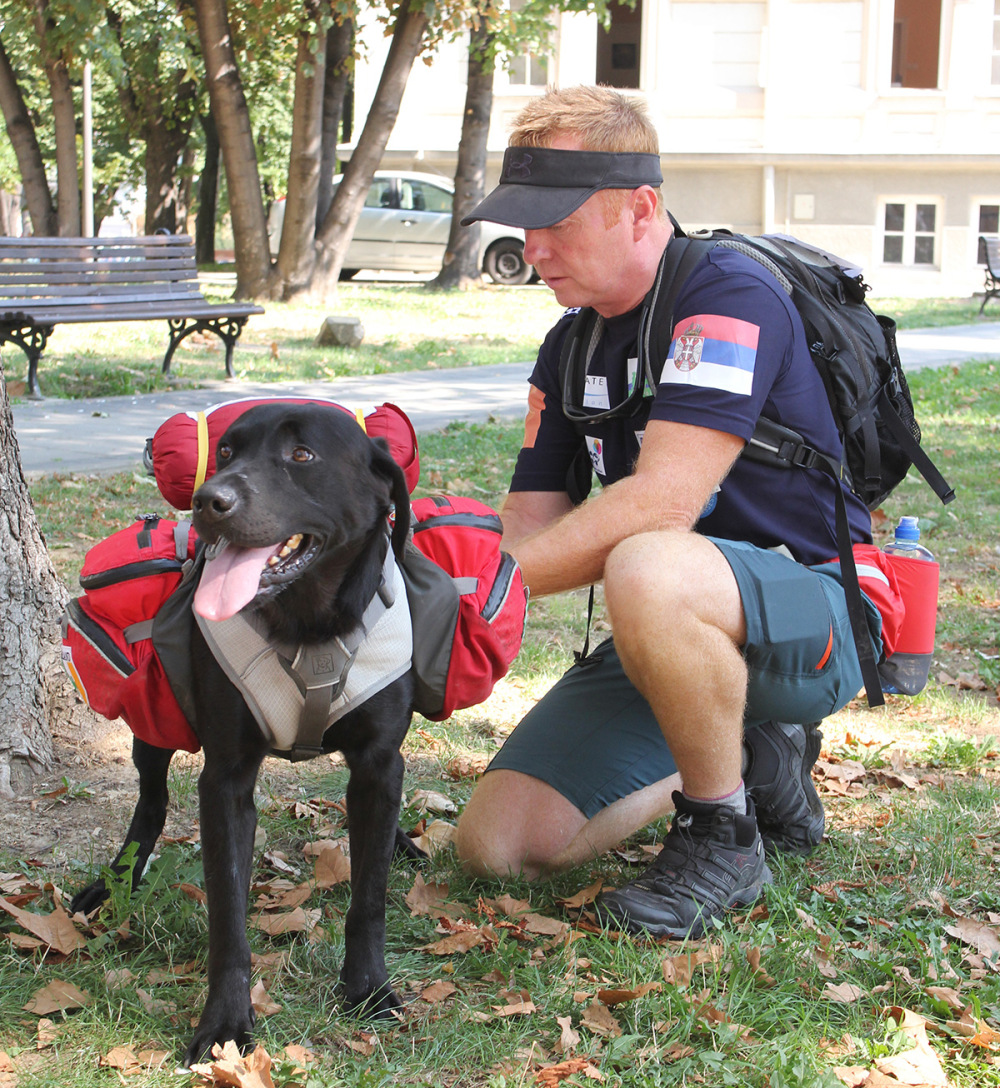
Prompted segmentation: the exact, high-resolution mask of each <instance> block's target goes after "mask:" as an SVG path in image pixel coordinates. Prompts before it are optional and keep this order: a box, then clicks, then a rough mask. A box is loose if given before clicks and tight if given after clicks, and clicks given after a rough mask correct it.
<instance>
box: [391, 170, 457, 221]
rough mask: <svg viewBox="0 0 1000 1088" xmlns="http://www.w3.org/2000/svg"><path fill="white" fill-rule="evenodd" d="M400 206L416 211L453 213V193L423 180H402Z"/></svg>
mask: <svg viewBox="0 0 1000 1088" xmlns="http://www.w3.org/2000/svg"><path fill="white" fill-rule="evenodd" d="M399 203H400V207H401V208H405V209H406V210H407V211H414V212H448V213H449V214H450V213H451V193H449V192H448V190H447V189H441V188H439V187H438V186H437V185H428V184H427V183H425V182H422V181H409V180H407V179H406V178H403V179H402V180H401V181H400V200H399Z"/></svg>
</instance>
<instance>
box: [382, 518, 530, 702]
mask: <svg viewBox="0 0 1000 1088" xmlns="http://www.w3.org/2000/svg"><path fill="white" fill-rule="evenodd" d="M411 528H412V529H413V547H411V548H409V549H408V550H407V554H406V559H405V561H404V563H403V577H404V579H405V580H406V589H407V596H408V598H409V603H410V614H411V617H412V622H413V666H414V672H415V674H416V678H417V697H416V704H415V705H416V709H417V710H418V711H419V712H420V713H421V714H423V716H424V717H425V718H430V719H431V720H432V721H443V720H444V719H445V718H448V717H450V716H451V714H452V713H454V711H456V710H461V709H463V708H464V707H469V706H475V705H476V704H477V703H481V702H483V700H484V699H487V698H488V697H489V695H490V693H491V692H492V691H493V688H494V685H495V684H496V682H497V681H498V680H499V679H500V678H501V677H502V676H504V675H506V672H507V670H508V668H510V664H511V662H512V661H513V660H514V658H515V657H516V656H517V653H518V650H520V648H521V639H522V638H523V636H524V623H525V617H526V615H527V608H528V591H527V589H526V588H525V586H524V583H523V582H522V580H521V568H520V567H519V566H518V565H517V561H516V560H515V559H514V558H513V557H512V556H510V555H508V554H507V553H506V552H504V551H501V550H500V537H501V535H502V533H503V525H502V524H501V522H500V517H499V515H498V514H497V513H496V511H494V510H492V509H491V508H490V507H488V506H485V505H484V504H483V503H481V502H477V501H476V500H475V499H465V498H447V499H445V498H439V497H434V498H429V499H417V500H415V501H414V502H413V503H412V504H411ZM442 575H443V576H442Z"/></svg>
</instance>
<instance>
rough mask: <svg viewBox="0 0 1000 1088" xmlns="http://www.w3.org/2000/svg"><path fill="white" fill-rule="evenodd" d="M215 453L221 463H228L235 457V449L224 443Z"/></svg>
mask: <svg viewBox="0 0 1000 1088" xmlns="http://www.w3.org/2000/svg"><path fill="white" fill-rule="evenodd" d="M215 452H216V453H217V454H218V456H219V460H220V461H228V460H229V458H230V457H232V456H233V447H232V446H230V445H227V444H226V443H225V442H224V443H223V444H222V445H221V446H219V448H218V449H217V450H216V451H215Z"/></svg>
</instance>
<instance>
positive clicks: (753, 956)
mask: <svg viewBox="0 0 1000 1088" xmlns="http://www.w3.org/2000/svg"><path fill="white" fill-rule="evenodd" d="M747 963H749V964H750V969H751V970H752V971H753V977H754V981H755V982H756V983H757V985H758V986H765V987H769V986H774V985H775V981H774V979H773V978H772V977H771V976H770V975H769V974H768V973H767V972H766V971H765V970H764V968H763V967H761V965H760V949H759V948H748V949H747Z"/></svg>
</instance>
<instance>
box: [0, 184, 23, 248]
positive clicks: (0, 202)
mask: <svg viewBox="0 0 1000 1088" xmlns="http://www.w3.org/2000/svg"><path fill="white" fill-rule="evenodd" d="M20 222H21V194H20V193H9V192H7V190H6V189H0V234H2V235H3V236H4V237H6V238H9V237H11V236H13V235H15V234H17V233H19V232H18V231H17V230H16V228H17V226H18V225H19V224H20Z"/></svg>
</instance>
